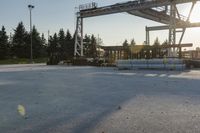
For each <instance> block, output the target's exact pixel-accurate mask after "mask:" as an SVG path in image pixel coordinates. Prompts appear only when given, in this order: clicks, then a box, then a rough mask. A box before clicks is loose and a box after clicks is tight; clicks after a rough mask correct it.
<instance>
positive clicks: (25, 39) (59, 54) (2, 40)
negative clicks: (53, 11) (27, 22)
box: [0, 22, 97, 61]
mask: <svg viewBox="0 0 200 133" xmlns="http://www.w3.org/2000/svg"><path fill="white" fill-rule="evenodd" d="M30 37H31V36H30V32H28V31H26V29H25V27H24V24H23V23H22V22H20V23H19V24H18V25H17V27H16V28H15V29H14V33H13V35H11V36H8V35H7V33H6V29H5V27H4V26H2V28H1V30H0V59H9V58H27V59H29V58H30V49H31V47H30V44H31V43H30ZM32 40H33V42H32V43H33V45H32V46H33V57H34V58H35V59H36V58H43V57H49V58H52V59H56V60H57V61H61V60H68V59H72V58H73V56H74V42H75V36H74V35H72V34H71V33H70V31H69V30H67V32H66V33H65V31H64V30H63V29H60V30H59V32H58V33H54V34H53V35H52V36H50V37H49V40H48V41H47V40H46V39H45V37H44V34H41V35H40V33H39V32H38V31H37V29H36V27H35V26H33V30H32ZM96 45H97V39H96V38H95V37H94V35H91V36H89V35H85V37H84V55H85V57H87V58H88V57H89V58H95V57H97V51H96Z"/></svg>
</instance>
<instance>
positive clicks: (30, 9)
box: [28, 5, 34, 63]
mask: <svg viewBox="0 0 200 133" xmlns="http://www.w3.org/2000/svg"><path fill="white" fill-rule="evenodd" d="M28 8H29V11H30V33H31V57H30V58H31V63H33V37H32V13H31V11H32V9H33V8H34V6H33V5H28Z"/></svg>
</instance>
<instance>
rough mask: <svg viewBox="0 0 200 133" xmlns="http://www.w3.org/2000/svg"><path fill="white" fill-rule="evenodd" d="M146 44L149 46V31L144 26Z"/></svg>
mask: <svg viewBox="0 0 200 133" xmlns="http://www.w3.org/2000/svg"><path fill="white" fill-rule="evenodd" d="M145 29H146V44H147V45H150V37H149V30H148V29H147V26H146V28H145Z"/></svg>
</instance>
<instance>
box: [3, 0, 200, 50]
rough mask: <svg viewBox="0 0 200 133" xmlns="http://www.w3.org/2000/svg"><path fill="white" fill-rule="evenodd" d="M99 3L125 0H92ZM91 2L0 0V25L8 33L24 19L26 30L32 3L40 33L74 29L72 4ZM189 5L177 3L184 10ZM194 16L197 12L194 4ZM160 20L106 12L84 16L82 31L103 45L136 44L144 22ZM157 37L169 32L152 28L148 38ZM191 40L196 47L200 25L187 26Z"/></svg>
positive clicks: (187, 37)
mask: <svg viewBox="0 0 200 133" xmlns="http://www.w3.org/2000/svg"><path fill="white" fill-rule="evenodd" d="M93 1H95V2H97V3H98V5H99V6H105V5H109V4H114V3H117V2H125V1H126V0H93ZM88 2H92V0H0V26H1V25H4V26H5V27H6V29H7V32H8V34H9V33H10V32H13V30H12V29H14V28H15V27H16V26H17V24H18V22H20V21H23V23H24V25H25V27H26V29H27V30H29V10H28V8H27V5H28V4H33V5H35V9H33V24H34V25H36V27H37V29H38V31H39V32H40V33H44V34H45V35H46V36H47V33H48V30H50V34H53V33H54V32H58V30H59V29H60V28H64V30H66V29H69V30H70V31H71V32H74V27H75V16H74V13H75V7H76V6H78V5H79V4H85V3H88ZM188 7H189V5H186V6H184V7H180V9H181V11H182V12H184V13H186V12H187V11H188V10H187V9H188ZM196 7H197V8H196V9H195V12H196V13H195V17H197V14H199V16H198V18H199V20H200V12H199V10H198V8H199V7H200V4H199V3H198V5H197V6H196ZM156 25H160V24H159V23H156V22H153V21H150V20H146V19H142V18H139V17H135V16H131V15H129V14H127V13H120V14H113V15H106V16H100V17H93V18H86V19H84V33H85V34H86V33H87V34H94V35H95V36H97V35H98V34H99V36H100V37H101V38H102V39H103V42H104V45H121V43H122V42H123V41H124V39H127V40H128V41H130V40H131V38H133V37H134V38H135V41H136V43H137V44H142V43H143V42H144V40H145V26H156ZM157 36H158V37H159V38H160V40H161V41H164V40H165V39H167V38H168V32H167V31H162V32H151V41H153V40H155V38H156V37H157ZM187 42H192V43H194V46H195V47H197V46H199V44H200V28H196V29H188V30H187V32H186V34H185V37H184V40H183V43H187Z"/></svg>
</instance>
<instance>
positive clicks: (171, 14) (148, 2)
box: [74, 0, 200, 57]
mask: <svg viewBox="0 0 200 133" xmlns="http://www.w3.org/2000/svg"><path fill="white" fill-rule="evenodd" d="M197 1H199V0H134V1H128V2H124V3H116V4H113V5H109V6H104V7H97V4H96V3H94V2H93V3H91V4H85V5H80V6H79V11H78V12H77V14H76V15H77V22H76V31H75V48H74V56H75V57H76V56H83V18H88V17H96V16H101V15H108V14H115V13H122V12H127V13H129V14H131V15H135V16H138V17H142V18H145V19H149V20H152V21H155V22H159V23H162V24H164V25H163V26H156V27H146V44H147V45H149V44H150V37H149V31H153V30H166V29H167V30H169V39H168V45H169V46H172V47H169V48H168V57H176V56H177V51H178V50H180V49H181V47H180V48H177V47H173V45H177V44H178V45H181V42H182V39H183V36H184V33H185V31H186V28H191V27H200V23H191V22H190V21H189V19H190V16H191V14H192V11H193V8H194V6H195V4H196V2H197ZM185 3H192V6H191V9H190V12H189V15H188V16H187V17H185V16H183V15H181V14H180V13H179V11H178V8H177V5H178V4H185ZM178 32H180V33H181V37H180V40H179V42H178V43H176V40H177V36H176V34H177V33H178Z"/></svg>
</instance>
